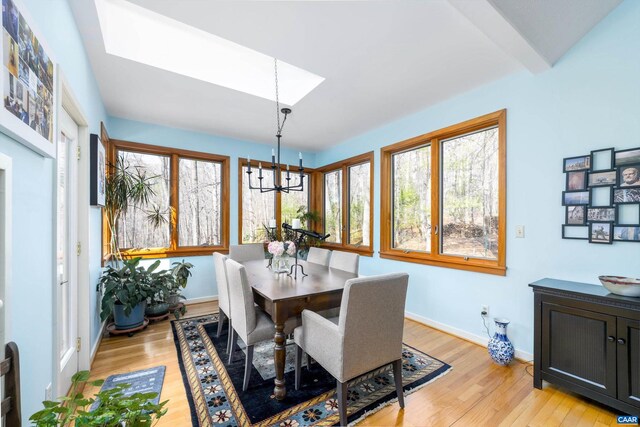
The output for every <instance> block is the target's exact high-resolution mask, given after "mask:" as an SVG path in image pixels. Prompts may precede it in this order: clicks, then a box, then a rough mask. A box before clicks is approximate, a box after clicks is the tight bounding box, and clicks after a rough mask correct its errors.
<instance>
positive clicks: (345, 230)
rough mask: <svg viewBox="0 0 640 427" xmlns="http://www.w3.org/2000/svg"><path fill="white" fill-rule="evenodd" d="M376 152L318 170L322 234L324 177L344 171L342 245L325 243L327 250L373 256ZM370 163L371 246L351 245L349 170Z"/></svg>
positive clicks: (319, 228)
mask: <svg viewBox="0 0 640 427" xmlns="http://www.w3.org/2000/svg"><path fill="white" fill-rule="evenodd" d="M374 157H375V156H374V152H373V151H369V152H367V153H363V154H360V155H358V156H354V157H350V158H348V159H344V160H340V161H338V162H335V163H331V164H329V165H326V166H323V167H321V168H318V169H317V170H316V171H317V173H316V177H315V182H316V185H315V186H314V189H315V190H316V191H315V195H314V201H315V207H316V208H317V210H318V212H319V213H320V221H319V224H317V228H318V229H317V230H316V231H318V232H320V233H324V190H325V186H324V179H325V178H324V177H325V175H326V174H328V173H331V172H335V171H337V170H341V171H342V206H341V209H342V236H341V237H342V238H341V242H342V243H333V242H323V244H322V245H321V246H322V247H323V248H326V249H336V250H341V251H346V252H355V253H357V254H360V255H363V256H373V228H374V223H373V211H374V172H375V161H374ZM367 162H368V163H369V207H370V209H369V246H363V245H352V244H349V243H348V241H349V220H350V219H349V212H350V209H349V199H350V194H349V190H350V175H349V168H351V167H352V166H358V165H361V164H364V163H367Z"/></svg>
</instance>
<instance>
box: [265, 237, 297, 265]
mask: <svg viewBox="0 0 640 427" xmlns="http://www.w3.org/2000/svg"><path fill="white" fill-rule="evenodd" d="M267 251H269V253H270V254H271V255H272V257H273V258H272V261H271V267H272V268H273V271H274V272H275V273H284V272H288V271H289V262H290V259H289V257H290V256H294V255H295V254H296V244H295V243H293V242H292V241H291V240H287V241H284V242H282V241H279V240H274V241H272V242H269V245H268V246H267Z"/></svg>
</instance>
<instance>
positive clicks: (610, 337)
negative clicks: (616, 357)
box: [607, 335, 616, 342]
mask: <svg viewBox="0 0 640 427" xmlns="http://www.w3.org/2000/svg"><path fill="white" fill-rule="evenodd" d="M615 340H616V337H614V336H613V335H609V336H608V337H607V341H609V342H614V341H615Z"/></svg>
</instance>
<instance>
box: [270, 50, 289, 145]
mask: <svg viewBox="0 0 640 427" xmlns="http://www.w3.org/2000/svg"><path fill="white" fill-rule="evenodd" d="M273 66H274V68H275V74H276V121H277V123H278V135H280V134H281V133H282V128H284V122H286V121H287V115H286V114H285V115H284V120H283V121H282V125H281V124H280V97H279V93H278V60H277V59H276V58H273Z"/></svg>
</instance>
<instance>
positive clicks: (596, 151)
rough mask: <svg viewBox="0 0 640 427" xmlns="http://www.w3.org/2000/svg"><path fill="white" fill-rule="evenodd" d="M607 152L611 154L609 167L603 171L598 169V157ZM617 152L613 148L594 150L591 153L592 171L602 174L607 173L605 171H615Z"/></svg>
mask: <svg viewBox="0 0 640 427" xmlns="http://www.w3.org/2000/svg"><path fill="white" fill-rule="evenodd" d="M605 151H608V152H609V153H610V154H609V155H610V160H609V162H608V164H607V166H606V167H605V168H602V169H596V168H595V166H596V163H597V159H596V157H597V156H598V154H599V153H604V152H605ZM614 164H615V150H614V148H613V147H611V148H602V149H600V150H593V151H591V171H593V172H600V171H605V170H610V169H613V168H614V167H615V166H614Z"/></svg>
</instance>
